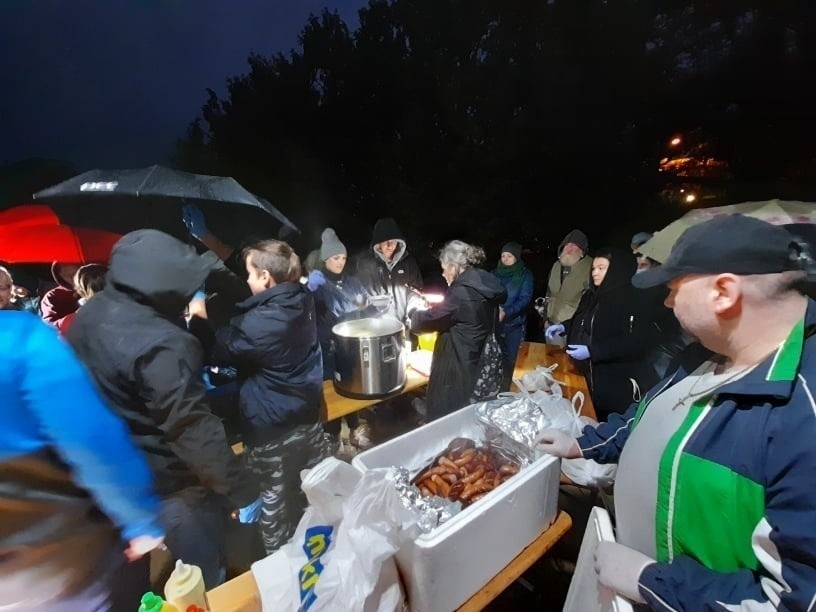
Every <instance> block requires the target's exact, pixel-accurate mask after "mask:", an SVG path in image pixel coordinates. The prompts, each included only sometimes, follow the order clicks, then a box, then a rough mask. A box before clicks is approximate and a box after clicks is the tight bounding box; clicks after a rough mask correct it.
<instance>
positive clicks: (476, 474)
mask: <svg viewBox="0 0 816 612" xmlns="http://www.w3.org/2000/svg"><path fill="white" fill-rule="evenodd" d="M484 473H485V469H484V466H479V467H478V468H477V469H476V471H475V472H473V473H472V474H468V475H467V476H465V477H464V478H463V479H462V482H464V483H465V484H466V485H467V484H470V483H472V482H476V481H477V480H479V479H480V478H481V477H482V476H484Z"/></svg>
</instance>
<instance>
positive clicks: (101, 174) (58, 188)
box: [34, 166, 299, 241]
mask: <svg viewBox="0 0 816 612" xmlns="http://www.w3.org/2000/svg"><path fill="white" fill-rule="evenodd" d="M34 198H35V199H38V200H45V201H47V202H48V203H49V204H51V206H52V207H54V209H55V210H56V211H57V213H58V214H59V216H60V219H62V220H63V221H64V222H66V223H75V224H82V225H89V226H92V227H102V228H104V229H109V230H114V231H118V232H122V233H124V232H127V231H131V230H134V229H138V228H141V227H155V228H157V229H161V230H164V231H167V232H170V233H172V234H175V235H177V236H183V235H184V234H185V229H184V226H183V223H182V222H181V204H183V203H184V202H193V203H196V204H198V205H200V206H201V207H202V209H204V213H205V216H206V218H207V223H208V225H210V226H211V229H212V230H213V231H214V232H215V233H216V234H219V235H221V236H226V237H227V238H228V239H232V240H233V241H235V238H236V237H238V238H239V239H240V238H241V237H243V236H245V235H246V234H247V232H249V233H257V232H263V231H264V230H265V229H266V228H265V226H268V221H269V217H270V216H271V217H273V218H274V219H276V220H277V221H278V222H279V223H280V224H281V225H282V227H281V228H279V230H280V231H281V233H287V232H289V233H291V232H297V231H299V230H298V229H297V226H295V224H294V223H292V222H291V221H290V220H289V219H288V218H287V217H286V216H285V215H284V214H283V213H282V212H281V211H279V210H278V209H277V208H275V207H274V206H273V205H272V204H270V203H269V201H268V200H265V199H263V198H259V197H257V196H255V195H254V194H252V193H250V192H249V191H247V190H246V189H245V188H244V187H242V186H241V184H240V183H239V182H238V181H236V180H235V179H233V178H231V177H223V176H209V175H205V174H192V173H190V172H182V171H181V170H173V169H172V168H165V167H163V166H149V167H147V168H135V169H127V170H89V171H88V172H84V173H82V174H80V175H78V176H75V177H73V178H70V179H68V180H66V181H63V182H61V183H58V184H57V185H54V186H52V187H48V188H46V189H43V190H42V191H38V192H37V193H35V194H34ZM225 204H226V205H233V206H224V205H225ZM234 205H238V206H237V207H236V206H234ZM237 211H241V213H240V214H237ZM258 213H260V215H259V214H258Z"/></svg>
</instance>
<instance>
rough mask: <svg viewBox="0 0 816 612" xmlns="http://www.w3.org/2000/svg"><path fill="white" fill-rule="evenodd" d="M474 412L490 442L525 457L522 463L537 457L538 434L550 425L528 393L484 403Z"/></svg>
mask: <svg viewBox="0 0 816 612" xmlns="http://www.w3.org/2000/svg"><path fill="white" fill-rule="evenodd" d="M475 412H476V416H477V417H478V419H479V421H480V422H481V423H482V425H483V426H484V428H485V434H486V436H487V437H488V438H489V439H490V440H491V443H492V444H493V445H494V446H496V447H497V448H505V449H506V450H507V451H509V452H510V453H513V454H516V455H518V456H519V457H523V458H524V459H525V461H524V462H523V463H522V465H524V464H526V463H530V462H531V461H533V460H534V459H535V450H534V449H535V440H536V436H537V435H538V432H539V431H541V430H542V429H545V428H546V427H549V426H550V424H551V421H550V419H549V418H548V417H547V415H546V414H544V411H543V410H542V409H541V407H540V406H539V405H538V404H537V403H536V402H534V401H533V400H531V399H530V398H528V397H525V396H520V397H516V398H507V397H505V398H498V399H495V400H490V401H488V402H482V403H480V404H477V405H476V407H475Z"/></svg>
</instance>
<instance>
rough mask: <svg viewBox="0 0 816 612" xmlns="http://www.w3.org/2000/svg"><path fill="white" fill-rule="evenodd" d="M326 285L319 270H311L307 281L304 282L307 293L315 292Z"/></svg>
mask: <svg viewBox="0 0 816 612" xmlns="http://www.w3.org/2000/svg"><path fill="white" fill-rule="evenodd" d="M325 284H326V277H325V276H323V273H322V272H321V271H320V270H312V271H311V272H309V280H308V281H306V287H307V288H308V289H309V291H317V290H318V288H320V287H322V286H323V285H325Z"/></svg>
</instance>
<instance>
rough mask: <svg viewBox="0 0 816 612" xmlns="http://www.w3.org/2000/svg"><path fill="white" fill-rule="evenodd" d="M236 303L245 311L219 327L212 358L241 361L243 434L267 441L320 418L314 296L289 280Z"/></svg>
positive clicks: (320, 381) (254, 442) (246, 438)
mask: <svg viewBox="0 0 816 612" xmlns="http://www.w3.org/2000/svg"><path fill="white" fill-rule="evenodd" d="M238 308H239V310H241V311H243V313H242V314H240V315H238V316H237V317H235V318H233V319H232V320H231V321H230V324H229V326H227V327H225V328H223V329H220V330H218V331H217V332H216V341H215V347H214V348H213V351H212V358H213V361H215V362H217V363H224V364H229V365H234V366H237V368H238V389H239V404H240V407H241V429H242V437H243V440H244V442H245V443H246V444H248V445H250V446H263V445H265V444H269V443H270V442H272V441H273V440H275V439H276V438H278V437H280V436H282V435H285V434H286V433H287V432H288V431H289V430H291V428H292V427H294V426H295V425H310V424H315V423H317V422H318V421H319V420H320V404H321V400H322V398H323V361H322V358H321V353H320V343H319V341H318V338H317V324H316V320H315V319H316V317H315V307H314V300H313V299H312V296H311V294H310V293H309V292H308V291H307V290H306V288H305V287H304V286H303V285H301V284H300V283H299V282H288V283H281V284H279V285H275V286H274V287H270V288H269V289H267V290H266V291H262V292H261V293H259V294H257V295H253V296H252V297H250V298H249V299H247V300H244V301H243V302H241V303H240V304H238Z"/></svg>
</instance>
